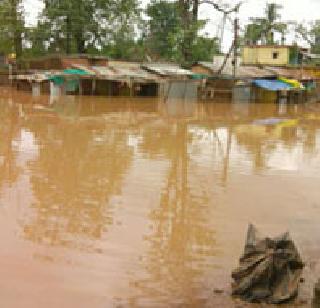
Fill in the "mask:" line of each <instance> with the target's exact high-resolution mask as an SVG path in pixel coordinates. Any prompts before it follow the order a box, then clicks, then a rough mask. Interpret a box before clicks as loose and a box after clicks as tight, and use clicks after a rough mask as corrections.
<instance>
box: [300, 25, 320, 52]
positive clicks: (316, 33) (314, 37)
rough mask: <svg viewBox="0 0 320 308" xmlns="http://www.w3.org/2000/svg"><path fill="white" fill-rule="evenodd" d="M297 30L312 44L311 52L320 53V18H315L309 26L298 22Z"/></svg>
mask: <svg viewBox="0 0 320 308" xmlns="http://www.w3.org/2000/svg"><path fill="white" fill-rule="evenodd" d="M295 31H296V33H297V34H299V35H300V36H301V37H302V38H303V39H304V40H305V41H307V42H308V43H309V44H310V46H311V52H312V53H315V54H320V20H315V21H314V22H312V23H311V24H310V25H309V26H308V27H307V26H305V25H303V24H297V25H296V28H295Z"/></svg>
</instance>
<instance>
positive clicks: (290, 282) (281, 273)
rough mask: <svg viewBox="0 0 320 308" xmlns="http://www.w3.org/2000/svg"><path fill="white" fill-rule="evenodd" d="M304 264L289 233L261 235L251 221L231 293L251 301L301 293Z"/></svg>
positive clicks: (275, 300)
mask: <svg viewBox="0 0 320 308" xmlns="http://www.w3.org/2000/svg"><path fill="white" fill-rule="evenodd" d="M303 266H304V264H303V263H302V260H301V257H300V255H299V252H298V251H297V248H296V247H295V245H294V243H293V241H292V240H291V238H290V235H289V233H285V234H283V235H281V236H279V237H276V238H261V237H259V236H258V233H257V229H256V228H255V227H254V226H253V225H249V229H248V234H247V241H246V245H245V251H244V255H243V256H242V257H241V259H240V265H239V267H238V268H237V269H236V270H235V271H234V272H233V273H232V277H233V279H234V283H233V285H232V293H233V295H234V296H237V297H240V298H241V299H243V300H245V301H249V302H264V303H272V304H279V303H283V302H286V301H288V300H290V299H293V298H294V297H295V296H296V295H297V294H298V286H299V282H300V277H301V274H302V269H303Z"/></svg>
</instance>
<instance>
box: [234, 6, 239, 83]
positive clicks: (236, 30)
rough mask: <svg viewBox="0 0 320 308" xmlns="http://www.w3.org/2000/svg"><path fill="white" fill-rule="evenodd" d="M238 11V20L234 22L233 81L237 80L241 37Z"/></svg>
mask: <svg viewBox="0 0 320 308" xmlns="http://www.w3.org/2000/svg"><path fill="white" fill-rule="evenodd" d="M237 14H238V10H236V18H235V20H234V47H233V63H232V64H233V80H234V81H235V80H236V75H237V62H238V55H237V51H238V36H239V33H238V32H239V19H238V15H237Z"/></svg>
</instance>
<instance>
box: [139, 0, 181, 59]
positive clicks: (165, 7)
mask: <svg viewBox="0 0 320 308" xmlns="http://www.w3.org/2000/svg"><path fill="white" fill-rule="evenodd" d="M146 15H147V16H148V18H149V20H148V22H147V37H146V39H145V44H146V47H147V50H148V52H149V53H150V56H152V57H154V58H160V59H161V58H162V59H168V60H176V61H179V60H181V54H180V52H181V50H180V48H178V45H179V44H180V37H181V24H180V15H179V11H178V5H177V3H176V2H168V1H166V0H152V1H151V2H150V3H149V4H148V6H147V9H146Z"/></svg>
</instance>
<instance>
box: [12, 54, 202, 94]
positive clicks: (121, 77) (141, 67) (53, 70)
mask: <svg viewBox="0 0 320 308" xmlns="http://www.w3.org/2000/svg"><path fill="white" fill-rule="evenodd" d="M27 66H28V69H27V70H25V71H24V72H22V71H20V72H18V73H17V74H16V75H13V76H12V85H13V86H14V87H16V89H18V90H26V91H32V92H33V94H34V95H41V94H51V95H54V96H59V95H63V94H79V95H104V96H148V97H157V96H161V97H167V96H176V97H178V98H180V97H197V91H198V84H199V81H197V80H194V79H193V78H192V75H193V73H192V71H190V70H186V69H183V68H182V67H180V66H179V65H176V64H171V63H138V62H127V61H114V60H109V59H108V58H105V57H98V56H88V55H80V56H79V55H75V56H51V57H46V58H43V59H38V60H32V61H29V63H28V65H27Z"/></svg>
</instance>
